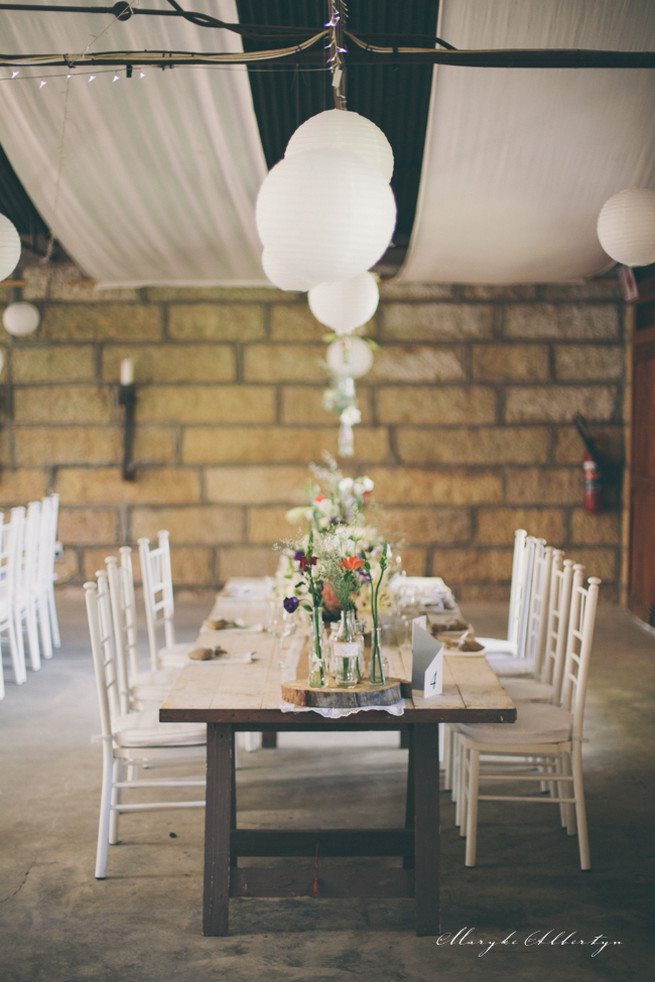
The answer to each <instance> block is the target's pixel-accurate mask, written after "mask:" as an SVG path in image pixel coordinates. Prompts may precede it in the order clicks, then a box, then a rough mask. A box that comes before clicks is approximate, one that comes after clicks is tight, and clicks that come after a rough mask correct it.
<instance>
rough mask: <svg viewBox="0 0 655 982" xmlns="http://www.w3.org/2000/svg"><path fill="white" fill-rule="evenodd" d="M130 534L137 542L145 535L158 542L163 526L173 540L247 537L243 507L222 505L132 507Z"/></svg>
mask: <svg viewBox="0 0 655 982" xmlns="http://www.w3.org/2000/svg"><path fill="white" fill-rule="evenodd" d="M129 523H130V536H131V538H132V540H133V541H135V542H136V541H137V540H138V539H140V538H142V537H144V536H145V537H146V538H148V539H150V540H151V541H152V542H155V540H156V538H157V533H158V532H159V530H160V529H167V530H168V531H169V532H170V536H171V543H175V544H185V545H186V544H188V543H194V544H202V545H210V546H213V545H220V544H221V543H222V542H240V541H241V539H242V538H243V537H244V512H243V509H242V508H237V507H232V508H230V507H226V506H220V505H210V506H208V505H200V506H199V505H189V506H180V507H177V508H167V507H164V508H152V507H150V508H141V507H138V506H133V507H132V508H131V509H130V517H129Z"/></svg>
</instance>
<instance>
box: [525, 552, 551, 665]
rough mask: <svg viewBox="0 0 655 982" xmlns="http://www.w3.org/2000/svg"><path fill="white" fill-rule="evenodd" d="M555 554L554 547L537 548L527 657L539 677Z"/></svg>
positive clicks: (533, 572)
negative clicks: (551, 571)
mask: <svg viewBox="0 0 655 982" xmlns="http://www.w3.org/2000/svg"><path fill="white" fill-rule="evenodd" d="M543 541H544V540H543V539H541V540H538V543H539V542H543ZM553 552H554V549H553V547H552V546H546V545H545V546H544V548H543V549H541V548H540V546H539V545H537V546H536V547H535V557H534V566H533V571H532V590H531V592H530V612H529V616H528V626H527V637H526V644H525V657H526V658H528V659H530V660H531V661H532V662H533V663H534V672H535V674H537V675H538V674H539V673H540V671H541V665H542V662H543V657H544V647H545V642H546V628H547V626H548V598H549V595H550V570H551V566H552V563H553Z"/></svg>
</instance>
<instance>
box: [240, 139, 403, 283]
mask: <svg viewBox="0 0 655 982" xmlns="http://www.w3.org/2000/svg"><path fill="white" fill-rule="evenodd" d="M255 220H256V223H257V230H258V232H259V235H260V238H261V240H262V243H263V245H264V248H265V249H270V250H272V252H273V253H274V255H275V257H276V259H277V260H278V261H279V262H280V263H284V266H285V269H286V270H287V271H288V274H289V276H291V275H293V277H294V279H295V278H296V277H297V278H298V280H299V281H305V282H307V284H308V289H309V287H312V286H317V285H318V284H319V283H325V282H329V281H331V280H346V279H350V278H351V277H353V276H357V275H358V274H359V273H363V272H365V271H366V270H367V269H370V268H371V266H373V265H375V263H376V262H377V261H378V260H379V259H380V258H381V257H382V255H383V254H384V252H385V250H386V248H387V246H388V245H389V242H390V240H391V236H392V234H393V230H394V227H395V223H396V202H395V199H394V196H393V192H392V190H391V188H390V186H389V184H388V183H387V182H386V181H385V180H384V178H383V177H382V175H381V174H380V173H379V171H377V170H375V168H373V167H371V166H370V165H368V164H366V163H365V162H364V161H363V160H361V158H359V157H357V156H355V155H354V154H348V153H338V152H336V151H328V150H323V151H317V150H310V151H307V152H306V153H298V154H294V155H293V156H291V157H285V158H284V159H283V160H281V161H280V162H279V163H278V164H276V165H275V167H273V168H272V170H271V171H270V172H269V174H268V175H267V177H266V178H265V180H264V182H263V184H262V186H261V188H260V190H259V195H258V197H257V208H256V211H255Z"/></svg>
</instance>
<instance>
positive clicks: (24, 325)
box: [2, 300, 41, 338]
mask: <svg viewBox="0 0 655 982" xmlns="http://www.w3.org/2000/svg"><path fill="white" fill-rule="evenodd" d="M40 320H41V315H40V313H39V308H38V307H35V306H34V304H33V303H27V302H26V301H25V300H18V301H17V302H16V303H10V304H9V306H8V307H5V309H4V312H3V314H2V323H3V324H4V326H5V330H7V331H9V333H10V334H13V335H14V336H15V337H17V338H21V337H24V336H25V335H26V334H32V332H33V331H36V329H37V327H38V326H39V321H40Z"/></svg>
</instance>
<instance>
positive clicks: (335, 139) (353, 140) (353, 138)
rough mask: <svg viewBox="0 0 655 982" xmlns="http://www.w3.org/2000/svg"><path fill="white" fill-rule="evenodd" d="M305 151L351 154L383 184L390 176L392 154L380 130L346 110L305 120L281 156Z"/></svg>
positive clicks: (363, 118)
mask: <svg viewBox="0 0 655 982" xmlns="http://www.w3.org/2000/svg"><path fill="white" fill-rule="evenodd" d="M307 150H339V151H341V152H342V153H355V154H357V156H358V157H362V158H363V159H364V160H365V161H366V162H367V163H368V164H370V165H371V166H372V167H375V169H376V170H378V171H379V172H380V173H381V174H382V176H383V177H384V179H385V181H386V182H387V183H388V182H389V181H390V180H391V175H392V174H393V150H392V149H391V144H390V143H389V141H388V140H387V138H386V136H385V135H384V133H383V132H382V130H381V129H380V127H379V126H376V125H375V123H373V122H371V120H370V119H367V118H366V117H365V116H360V115H359V113H353V112H350V110H347V109H327V110H326V111H325V112H322V113H318V115H316V116H311V117H310V118H309V119H307V120H305V122H304V123H303V124H302V125H301V126H299V127H298V129H297V130H296V131H295V133H294V134H293V135H292V137H291V139H290V140H289V142H288V144H287V149H286V151H285V153H284V156H285V157H290V156H292V155H293V154H296V153H304V152H305V151H307Z"/></svg>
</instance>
